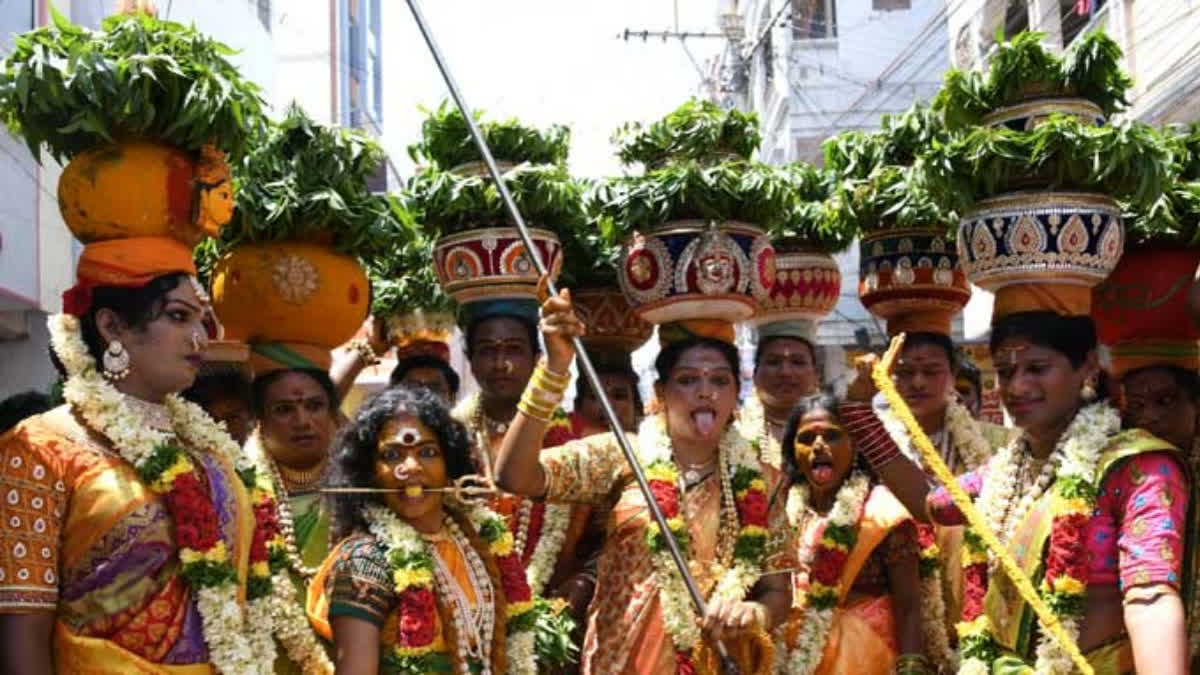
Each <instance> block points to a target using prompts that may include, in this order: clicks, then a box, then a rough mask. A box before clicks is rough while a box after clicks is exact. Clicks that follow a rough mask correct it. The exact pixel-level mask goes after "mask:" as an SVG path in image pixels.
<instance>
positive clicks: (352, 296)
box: [212, 241, 370, 349]
mask: <svg viewBox="0 0 1200 675" xmlns="http://www.w3.org/2000/svg"><path fill="white" fill-rule="evenodd" d="M369 298H370V283H369V282H368V281H367V274H366V271H365V270H363V268H362V265H359V264H358V261H357V260H355V259H354V258H351V257H350V256H347V255H344V254H341V253H338V252H337V251H334V250H333V249H331V248H328V247H326V246H321V245H319V244H311V243H304V242H285V241H276V242H258V243H251V244H242V245H240V246H238V247H236V248H234V249H233V250H232V251H230V252H229V253H228V254H227V255H225V256H224V257H223V258H221V260H220V261H218V262H217V264H216V266H215V267H214V268H213V282H212V300H213V310H214V311H215V312H216V314H217V316H218V317H220V319H221V323H222V324H224V326H225V337H226V339H228V340H235V341H245V342H297V343H304V344H310V345H321V346H324V347H328V348H330V349H332V348H333V347H336V346H338V345H340V344H342V343H344V342H346V341H347V340H349V339H350V338H352V337H354V331H356V330H358V327H359V326H361V325H362V322H363V320H364V319H366V318H367V312H368V300H369ZM313 317H320V318H321V320H320V321H313V320H312V319H313Z"/></svg>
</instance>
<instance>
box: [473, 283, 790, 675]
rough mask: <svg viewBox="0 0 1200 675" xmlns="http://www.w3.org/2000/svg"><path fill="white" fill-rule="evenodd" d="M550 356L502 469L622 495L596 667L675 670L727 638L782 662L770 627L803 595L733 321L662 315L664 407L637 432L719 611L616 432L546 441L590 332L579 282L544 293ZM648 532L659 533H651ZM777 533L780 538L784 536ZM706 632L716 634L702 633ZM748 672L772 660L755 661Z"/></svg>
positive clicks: (657, 489) (587, 665) (593, 615)
mask: <svg viewBox="0 0 1200 675" xmlns="http://www.w3.org/2000/svg"><path fill="white" fill-rule="evenodd" d="M541 329H542V334H543V336H544V340H545V344H546V358H545V359H544V360H543V361H542V362H541V363H540V364H539V365H538V367H537V369H536V370H535V372H534V374H533V377H532V378H531V380H530V385H529V386H528V387H526V389H525V392H524V394H523V396H522V398H521V402H520V404H519V407H518V409H519V410H520V412H519V413H518V415H517V417H516V419H515V420H514V423H513V425H512V426H511V427H510V428H509V430H508V432H507V434H506V435H505V437H504V440H503V443H502V444H501V449H500V455H499V459H498V462H497V479H498V482H499V484H500V485H501V486H502V487H503V488H504V489H506V490H510V491H512V492H516V493H518V494H522V495H528V496H530V497H541V498H545V499H546V500H547V501H548V502H560V501H567V502H575V501H579V502H587V503H593V504H596V503H600V502H603V501H605V500H609V499H612V500H614V501H615V506H614V507H613V508H612V510H611V511H610V512H609V515H608V517H607V521H606V524H605V530H606V533H605V540H604V545H603V548H602V550H601V552H600V554H599V560H598V564H597V581H596V594H595V599H594V600H593V602H592V604H591V607H590V609H589V612H588V625H587V635H586V637H585V639H584V647H583V654H582V671H583V673H585V674H599V673H604V674H606V675H608V674H618V673H623V674H650V673H652V674H659V673H663V674H665V673H672V674H673V673H676V672H677V671H679V670H686V669H687V668H689V667H694V666H695V664H697V663H700V662H705V661H707V660H708V659H709V656H710V655H711V650H710V649H709V648H708V647H707V645H708V644H710V643H711V641H712V640H721V641H723V642H724V643H725V644H726V646H727V647H729V649H730V651H731V653H733V654H734V655H735V657H742V658H741V660H742V661H743V663H744V664H754V663H756V664H757V665H758V666H760V667H761V665H762V664H764V663H765V664H766V665H767V667H768V668H769V666H770V663H771V660H772V659H773V658H774V648H773V647H772V646H771V644H770V641H769V639H768V638H767V637H766V633H767V632H768V631H770V630H772V629H773V628H774V627H775V626H776V625H778V624H779V623H780V622H781V621H782V620H783V619H784V618H785V616H786V614H787V611H788V608H789V606H790V604H791V594H790V587H789V584H788V582H787V579H788V577H787V575H786V574H764V572H767V571H769V570H770V569H772V568H776V567H783V568H786V567H790V564H789V563H788V561H789V559H790V554H789V553H788V552H787V549H788V547H787V546H786V545H783V544H782V543H778V542H776V541H769V540H773V539H775V538H776V537H777V536H779V535H780V534H782V533H785V532H786V527H785V520H784V513H783V493H784V490H783V481H782V476H781V475H780V474H779V473H778V472H775V471H773V470H772V469H771V468H770V467H766V466H765V465H763V464H762V463H761V462H760V460H759V458H758V454H757V452H755V450H754V449H753V446H751V445H750V443H749V442H748V441H747V440H746V439H744V438H743V437H742V436H741V435H740V434H739V433H738V432H737V430H736V429H735V428H734V426H733V425H732V424H731V419H732V416H733V410H734V408H735V407H736V406H737V391H738V375H737V373H738V358H737V351H736V349H735V348H734V347H733V345H732V338H733V326H732V324H729V323H722V322H713V321H692V322H681V323H677V324H664V325H662V326H659V339H660V342H661V343H662V347H663V349H662V351H661V352H660V354H659V356H658V359H657V361H656V363H655V366H656V369H657V371H658V377H659V379H658V382H657V383H656V385H655V392H656V398H657V399H658V400H659V401H661V402H662V404H663V408H664V409H663V411H662V412H661V413H657V414H654V415H651V416H649V417H647V418H646V419H645V420H644V421H643V422H642V424H641V426H640V427H639V431H638V433H637V435H636V436H635V437H631V438H630V441H631V443H633V445H634V447H635V451H636V452H637V453H638V456H639V461H640V463H641V464H642V466H644V467H645V469H646V473H647V477H648V479H649V482H650V487H651V490H652V492H653V494H654V497H655V500H656V502H657V503H658V506H659V508H660V509H662V511H663V513H664V515H666V516H667V517H668V519H670V523H671V524H672V529H671V532H670V533H669V535H670V536H673V537H674V538H675V539H676V541H677V542H679V543H680V544H681V549H682V551H683V552H684V555H685V557H686V559H687V560H688V562H689V567H690V569H691V572H692V574H693V576H694V578H695V580H696V582H697V584H698V586H699V589H700V592H701V593H702V594H704V596H705V597H706V598H708V608H707V609H708V611H707V614H706V615H705V616H703V617H701V616H698V615H696V613H695V611H694V609H693V607H692V605H691V601H690V599H689V597H688V595H687V591H686V590H685V589H684V586H683V580H682V579H681V578H680V576H679V574H678V572H677V571H676V568H675V566H674V564H673V563H672V562H671V561H670V559H669V558H668V557H667V556H668V555H669V554H668V553H667V551H666V543H665V540H664V539H662V537H663V536H664V534H663V533H661V532H658V531H657V529H656V527H655V526H653V525H651V523H650V520H649V518H650V516H649V514H648V512H647V509H646V506H645V501H644V498H643V496H642V493H641V492H640V491H639V489H638V487H637V486H636V485H635V484H634V483H633V480H632V476H631V474H630V469H629V466H628V464H627V463H626V460H625V457H624V455H623V454H622V453H621V451H620V449H619V447H618V446H617V443H616V441H615V439H614V438H613V436H612V434H610V433H605V434H598V435H594V436H591V437H589V438H586V439H582V440H578V441H572V442H570V443H567V444H566V445H563V446H560V447H558V448H553V449H550V450H547V451H544V452H543V451H541V439H542V434H543V432H544V429H545V428H546V425H547V423H548V420H549V419H550V414H551V412H552V411H553V409H554V407H555V406H556V405H557V403H558V401H560V400H561V399H562V397H563V396H564V394H565V391H566V387H567V383H568V378H567V376H566V373H567V369H568V367H569V366H570V363H571V359H572V358H573V357H574V348H573V346H572V344H571V342H570V340H569V338H570V337H571V336H578V335H582V333H583V331H584V328H583V324H582V322H581V321H580V320H579V318H578V316H577V315H576V314H575V312H574V309H573V307H572V303H571V300H570V295H569V293H567V292H566V291H562V292H561V293H560V295H558V296H555V297H551V298H549V299H548V300H547V301H546V302H545V303H544V304H543V305H542V321H541ZM648 535H652V536H649V537H648ZM777 544H778V545H777ZM702 636H703V637H702ZM742 672H761V671H759V670H756V669H755V668H754V667H753V665H744V666H743V671H742Z"/></svg>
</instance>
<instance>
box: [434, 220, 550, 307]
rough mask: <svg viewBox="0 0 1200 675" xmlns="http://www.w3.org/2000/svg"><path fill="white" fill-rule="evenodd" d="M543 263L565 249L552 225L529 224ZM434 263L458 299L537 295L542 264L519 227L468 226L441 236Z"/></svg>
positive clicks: (446, 287) (444, 286)
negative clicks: (542, 227) (538, 265)
mask: <svg viewBox="0 0 1200 675" xmlns="http://www.w3.org/2000/svg"><path fill="white" fill-rule="evenodd" d="M529 234H530V236H531V237H532V238H533V243H534V246H536V247H537V250H538V255H540V256H541V258H542V262H543V263H545V264H546V265H547V266H550V265H551V263H552V262H553V260H554V258H555V256H557V255H558V254H559V252H560V251H561V250H562V245H561V244H560V243H559V241H558V237H557V236H555V234H554V233H553V232H550V231H548V230H539V229H530V230H529ZM433 265H434V271H435V272H436V273H437V277H438V281H439V282H440V283H441V284H442V290H443V291H445V292H446V295H449V296H450V297H452V298H454V299H455V300H456V301H458V302H459V303H467V302H474V301H477V300H495V299H502V298H529V299H536V298H537V281H538V273H537V268H536V267H535V266H534V263H533V259H532V258H530V257H529V253H528V251H526V250H525V244H524V243H523V242H522V241H521V235H520V234H519V233H518V232H517V229H516V228H515V227H491V228H484V229H479V230H468V231H466V232H459V233H456V234H452V235H449V236H445V237H442V238H440V239H438V241H437V244H435V245H434V247H433Z"/></svg>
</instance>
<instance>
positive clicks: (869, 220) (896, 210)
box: [822, 165, 958, 236]
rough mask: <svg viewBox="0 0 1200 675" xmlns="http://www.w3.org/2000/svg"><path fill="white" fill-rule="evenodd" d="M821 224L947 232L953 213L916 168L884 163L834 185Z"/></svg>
mask: <svg viewBox="0 0 1200 675" xmlns="http://www.w3.org/2000/svg"><path fill="white" fill-rule="evenodd" d="M822 215H823V223H824V225H825V227H827V228H829V229H831V230H834V231H838V232H849V233H855V234H857V235H859V236H861V235H863V234H866V233H867V232H871V231H875V230H881V229H892V228H901V229H906V228H917V227H919V228H927V229H935V230H941V231H943V232H944V233H945V234H947V235H950V234H951V233H952V232H953V231H954V227H955V226H956V225H957V222H958V219H957V214H956V213H955V211H954V210H953V209H951V208H948V207H947V206H946V204H945V203H944V202H943V201H941V200H939V199H938V198H936V197H935V196H934V193H933V192H932V191H931V190H930V186H929V182H928V180H927V177H926V176H925V174H924V173H923V171H922V170H921V169H920V168H919V167H906V166H895V165H886V166H881V167H879V168H877V169H875V170H874V171H873V172H872V173H871V175H870V176H868V177H867V178H865V179H858V178H845V179H843V180H841V181H838V182H837V183H836V184H834V186H833V188H832V190H831V193H830V197H829V199H828V200H827V201H826V202H825V204H824V213H823V214H822Z"/></svg>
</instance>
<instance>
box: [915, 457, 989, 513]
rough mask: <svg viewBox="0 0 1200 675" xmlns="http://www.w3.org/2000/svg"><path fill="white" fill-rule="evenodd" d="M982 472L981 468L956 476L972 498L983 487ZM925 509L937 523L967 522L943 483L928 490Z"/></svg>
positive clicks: (976, 495) (977, 494)
mask: <svg viewBox="0 0 1200 675" xmlns="http://www.w3.org/2000/svg"><path fill="white" fill-rule="evenodd" d="M983 474H984V469H982V468H980V469H976V470H975V471H969V472H967V473H965V474H963V475H961V476H959V477H958V485H959V487H961V488H962V489H963V490H964V491H965V492H966V493H967V495H968V496H970V497H971V498H972V499H974V498H976V497H978V496H979V491H980V490H981V489H982V487H983ZM925 510H926V512H928V513H929V518H930V519H931V520H933V522H935V523H937V524H938V525H947V526H954V525H965V524H966V522H967V519H966V517H965V516H963V513H962V511H960V510H959V508H958V506H956V505H955V504H954V500H953V499H951V498H950V491H949V490H947V489H946V487H945V486H944V485H942V486H938V487H936V488H934V489H932V490H930V491H929V495H928V496H927V497H926V498H925Z"/></svg>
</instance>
